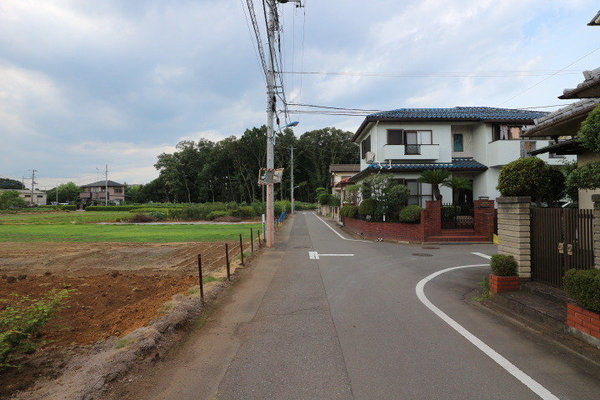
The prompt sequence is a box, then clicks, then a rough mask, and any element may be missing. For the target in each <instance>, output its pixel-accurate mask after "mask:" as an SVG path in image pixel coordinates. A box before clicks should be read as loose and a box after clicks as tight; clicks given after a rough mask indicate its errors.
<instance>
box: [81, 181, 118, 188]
mask: <svg viewBox="0 0 600 400" xmlns="http://www.w3.org/2000/svg"><path fill="white" fill-rule="evenodd" d="M98 186H102V187H105V186H110V187H122V186H125V185H123V184H122V183H119V182H115V181H110V180H109V181H108V183H107V182H106V181H98V182H93V183H88V184H87V185H82V186H81V187H98Z"/></svg>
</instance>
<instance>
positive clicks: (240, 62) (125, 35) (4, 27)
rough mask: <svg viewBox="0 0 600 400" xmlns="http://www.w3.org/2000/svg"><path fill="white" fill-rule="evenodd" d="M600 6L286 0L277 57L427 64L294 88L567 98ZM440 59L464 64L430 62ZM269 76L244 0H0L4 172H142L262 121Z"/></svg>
mask: <svg viewBox="0 0 600 400" xmlns="http://www.w3.org/2000/svg"><path fill="white" fill-rule="evenodd" d="M255 3H256V4H257V5H258V4H260V1H255ZM597 7H598V3H597V0H595V1H593V0H553V1H547V0H537V1H534V0H473V1H467V0H444V1H442V0H424V1H397V0H372V1H368V2H367V1H364V0H327V1H317V0H306V8H305V10H304V11H305V13H306V17H305V18H304V11H303V10H296V9H295V8H294V7H293V5H291V4H287V5H286V6H285V7H284V8H285V9H286V12H285V14H284V15H283V18H282V19H283V23H284V57H285V61H286V62H285V64H286V66H285V69H286V70H295V71H300V70H304V71H325V72H352V73H359V72H369V73H384V74H421V75H427V76H422V77H401V78H398V77H396V78H390V77H365V76H362V77H361V76H304V77H303V78H302V79H300V77H299V76H293V77H292V76H291V75H288V76H286V78H287V85H286V87H287V88H286V90H287V92H288V93H287V94H288V98H289V100H291V101H295V102H302V103H311V104H324V105H331V106H343V107H354V108H368V109H384V110H385V109H394V108H400V107H437V106H442V107H451V106H457V105H463V106H465V105H481V106H502V107H529V106H542V105H553V104H557V103H561V102H562V101H561V100H558V99H557V98H556V97H557V96H558V95H559V94H560V93H561V92H562V89H563V88H566V87H574V86H575V85H576V84H577V83H579V82H581V80H582V75H581V73H580V72H581V71H582V70H585V69H593V68H596V67H599V66H600V51H596V52H594V53H592V54H589V55H587V56H586V57H584V58H583V59H581V60H580V61H578V62H576V63H575V64H573V65H572V66H570V67H568V68H567V69H566V70H565V71H564V72H561V73H559V74H557V75H555V76H552V77H548V74H549V73H553V72H555V71H557V70H560V69H562V68H565V67H567V66H568V65H569V64H571V63H572V62H574V61H576V60H577V59H579V58H580V57H582V56H584V55H586V54H588V53H590V52H592V51H593V50H594V49H597V48H598V47H599V46H600V40H599V39H600V27H589V26H586V24H587V23H588V22H589V21H590V20H591V18H592V17H593V16H594V15H595V13H596V12H597V11H598V9H597ZM303 26H304V30H303V29H302V28H303ZM302 32H304V41H302V36H303V35H302ZM302 42H304V46H302ZM522 71H526V72H522ZM447 73H454V74H455V75H460V76H459V77H439V76H431V75H444V74H447ZM539 74H546V75H541V76H536V75H539ZM468 75H471V76H468ZM473 75H475V76H473ZM482 75H483V77H482ZM490 75H491V76H490ZM498 75H500V76H498ZM529 75H534V76H529ZM546 78H547V79H546ZM543 79H545V80H544V81H543V82H541V83H539V84H538V85H536V86H535V87H533V88H531V89H529V90H526V89H528V88H529V87H531V86H532V85H534V84H536V83H538V82H540V81H542V80H543ZM263 85H264V79H263V77H262V76H261V72H260V70H259V67H258V62H257V58H256V55H255V52H254V49H253V47H252V43H251V41H250V34H249V32H248V26H247V25H246V20H245V17H244V14H243V13H242V5H241V3H240V0H193V1H192V0H127V1H123V0H102V1H89V0H85V1H84V0H2V1H0V146H1V148H2V153H1V154H2V157H0V176H8V177H12V178H18V179H20V178H21V177H22V176H24V175H28V174H30V172H28V170H29V169H31V168H35V169H37V170H38V171H39V172H38V174H39V180H38V181H39V182H40V186H41V187H42V188H43V187H44V186H47V187H48V188H49V187H51V186H52V185H54V184H56V183H60V182H66V181H68V180H73V181H75V182H76V183H78V184H82V183H86V182H89V181H93V180H97V178H99V175H98V173H97V169H103V168H104V164H106V163H108V164H109V169H110V178H111V179H113V180H117V181H126V182H127V183H144V182H148V181H149V180H151V179H153V178H154V177H156V176H157V173H156V171H155V169H154V167H153V166H152V165H153V164H154V162H155V160H156V156H157V155H158V154H159V153H161V152H163V151H172V150H173V147H174V145H175V144H176V143H177V142H178V141H180V140H182V139H199V138H202V137H204V138H208V139H211V140H218V139H220V138H223V137H226V136H230V135H239V134H240V133H242V132H243V130H244V129H245V128H248V127H252V126H259V125H262V124H263V123H264V121H265V113H264V109H265V105H264V103H265V99H264V97H265V96H264V89H263ZM294 119H298V120H300V122H301V125H300V126H299V128H298V129H297V131H296V132H297V134H298V133H302V132H304V131H306V130H310V129H315V128H320V127H325V126H336V127H339V128H343V129H348V130H352V131H354V130H356V128H357V127H358V126H359V125H360V123H361V121H362V119H361V118H358V117H347V116H346V117H344V116H315V115H310V116H306V115H299V116H295V117H294Z"/></svg>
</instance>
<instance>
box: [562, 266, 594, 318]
mask: <svg viewBox="0 0 600 400" xmlns="http://www.w3.org/2000/svg"><path fill="white" fill-rule="evenodd" d="M563 283H564V289H565V291H566V292H567V294H568V295H569V296H571V297H572V298H573V299H574V300H575V301H576V302H577V305H578V306H580V307H583V308H585V309H586V310H589V311H594V312H597V313H600V269H588V270H578V269H570V270H568V271H567V273H566V274H565V277H564V278H563Z"/></svg>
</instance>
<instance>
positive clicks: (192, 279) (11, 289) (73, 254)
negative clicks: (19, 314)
mask: <svg viewBox="0 0 600 400" xmlns="http://www.w3.org/2000/svg"><path fill="white" fill-rule="evenodd" d="M249 247H250V245H249V244H247V248H246V251H248V250H249ZM229 248H230V259H231V260H235V258H236V257H238V255H239V252H240V251H239V243H234V242H232V243H229ZM0 254H1V256H0V297H2V298H6V297H8V296H10V295H11V294H17V295H30V296H37V295H41V294H43V293H46V292H47V291H49V290H51V289H56V288H58V289H61V288H70V289H74V292H73V293H72V295H71V297H70V298H69V299H68V301H67V303H66V307H65V308H64V309H62V310H61V311H59V313H58V314H57V316H56V317H55V318H54V319H53V320H52V321H51V322H50V323H49V324H48V325H47V326H45V327H44V328H43V330H42V332H41V335H40V340H43V341H44V342H45V343H44V344H43V345H42V346H41V347H40V348H39V349H38V350H37V351H36V352H35V353H34V354H33V355H31V356H28V357H27V359H25V360H24V364H23V367H22V368H20V369H11V370H8V371H6V372H4V373H0V398H6V397H8V396H10V395H11V394H13V393H15V391H17V390H23V389H26V388H28V387H30V386H31V385H32V384H33V383H34V382H35V381H36V380H38V379H39V378H40V377H45V378H49V377H50V378H52V377H56V376H58V375H59V373H60V371H61V370H62V369H63V367H65V362H66V360H67V359H69V358H71V357H72V356H74V355H81V354H85V352H86V351H89V350H90V349H91V348H92V347H94V346H95V344H96V343H99V342H100V341H103V340H105V339H108V338H111V337H122V336H124V335H126V334H128V333H130V332H133V331H135V330H136V329H138V328H141V327H144V326H147V325H148V324H149V323H150V322H151V321H153V320H155V319H156V318H158V317H160V316H161V315H163V314H164V313H165V312H168V311H169V310H168V308H165V303H167V302H168V301H169V300H170V299H171V298H172V297H173V295H176V294H178V293H188V292H189V291H190V288H192V287H193V286H195V285H197V284H198V277H197V255H198V254H202V259H203V267H204V271H205V277H206V276H207V275H210V276H211V277H213V278H217V282H218V281H220V279H221V278H222V277H223V276H224V275H225V244H224V243H212V242H211V243H183V244H182V243H176V244H164V243H157V244H147V243H139V244H137V243H136V244H127V243H126V244H123V243H118V244H116V243H98V244H85V243H84V244H79V243H77V244H74V243H36V245H35V246H33V247H32V246H30V245H29V244H27V243H0ZM196 290H197V287H196ZM167 307H168V306H167Z"/></svg>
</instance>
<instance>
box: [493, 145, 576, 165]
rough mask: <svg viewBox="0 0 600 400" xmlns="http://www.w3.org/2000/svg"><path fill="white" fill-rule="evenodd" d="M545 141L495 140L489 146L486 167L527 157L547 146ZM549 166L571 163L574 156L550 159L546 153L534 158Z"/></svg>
mask: <svg viewBox="0 0 600 400" xmlns="http://www.w3.org/2000/svg"><path fill="white" fill-rule="evenodd" d="M547 144H548V142H547V141H542V140H539V141H533V140H496V141H494V142H492V143H490V144H489V150H488V166H489V167H501V166H503V165H506V164H508V163H509V162H511V161H514V160H516V159H518V158H521V157H528V156H529V152H530V151H533V150H535V149H536V147H537V148H540V147H544V146H547ZM536 157H538V158H540V159H542V160H544V161H545V162H547V163H548V164H550V165H562V164H563V163H564V162H565V161H573V160H575V159H576V157H575V156H565V157H558V158H551V157H550V156H549V155H548V153H544V154H539V155H538V156H536Z"/></svg>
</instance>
